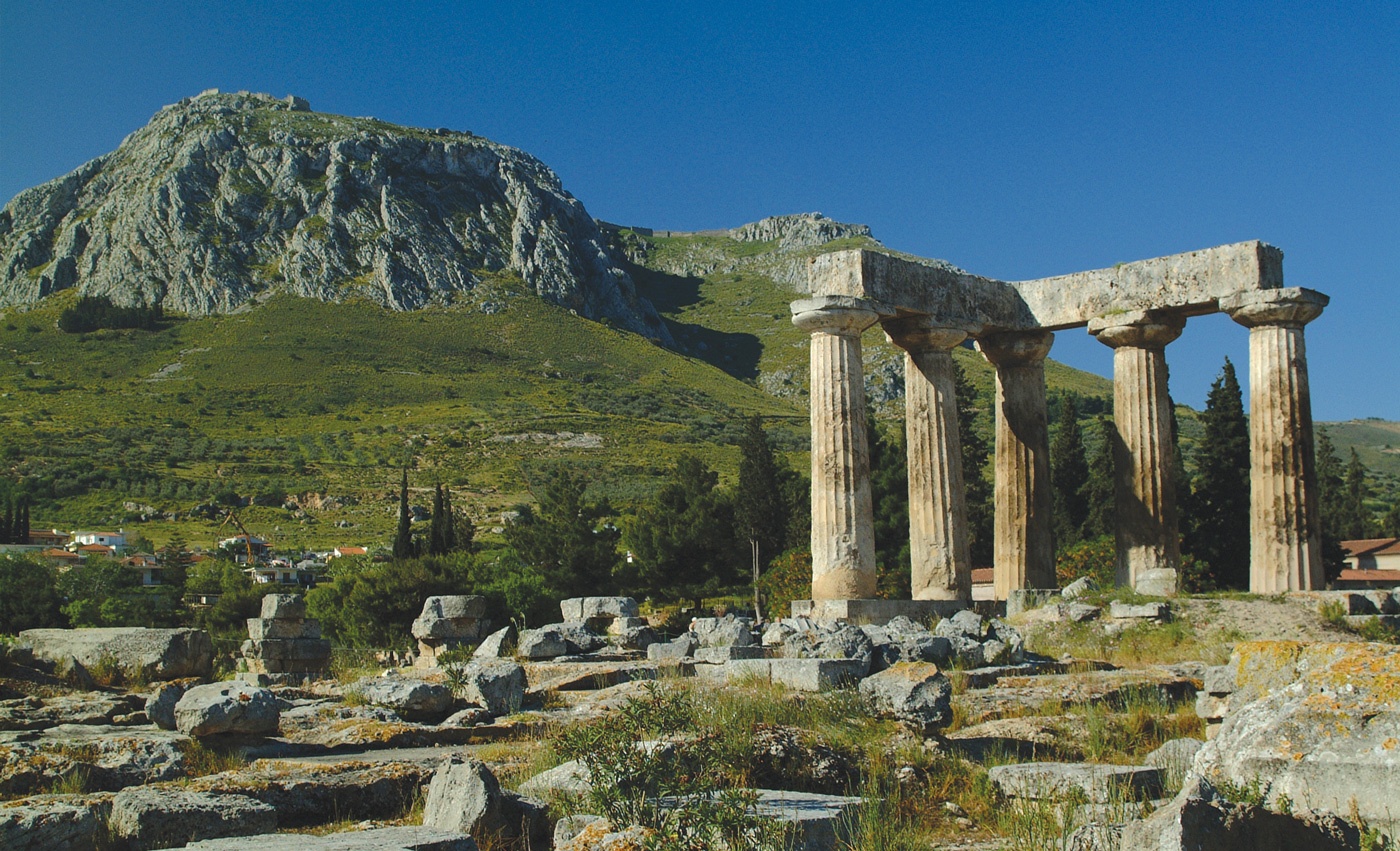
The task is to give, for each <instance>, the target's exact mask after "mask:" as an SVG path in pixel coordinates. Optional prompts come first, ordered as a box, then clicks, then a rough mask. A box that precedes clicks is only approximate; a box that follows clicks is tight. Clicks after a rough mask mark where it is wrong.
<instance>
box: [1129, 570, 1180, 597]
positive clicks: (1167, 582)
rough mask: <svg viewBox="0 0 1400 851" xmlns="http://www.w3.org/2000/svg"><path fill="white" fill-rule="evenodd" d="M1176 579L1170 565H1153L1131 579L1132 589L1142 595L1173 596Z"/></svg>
mask: <svg viewBox="0 0 1400 851" xmlns="http://www.w3.org/2000/svg"><path fill="white" fill-rule="evenodd" d="M1178 581H1179V579H1178V574H1177V572H1176V570H1174V569H1172V568H1170V567H1154V568H1151V569H1150V570H1144V571H1142V572H1141V573H1139V574H1138V575H1137V578H1136V579H1135V580H1134V581H1133V590H1134V591H1136V592H1137V593H1139V594H1141V595H1143V596H1144V597H1175V596H1176V591H1177V587H1178Z"/></svg>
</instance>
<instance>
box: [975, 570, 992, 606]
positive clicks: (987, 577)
mask: <svg viewBox="0 0 1400 851" xmlns="http://www.w3.org/2000/svg"><path fill="white" fill-rule="evenodd" d="M992 572H993V571H992V568H990V567H974V568H973V569H972V599H973V600H995V599H996V589H995V587H994V585H993V578H992Z"/></svg>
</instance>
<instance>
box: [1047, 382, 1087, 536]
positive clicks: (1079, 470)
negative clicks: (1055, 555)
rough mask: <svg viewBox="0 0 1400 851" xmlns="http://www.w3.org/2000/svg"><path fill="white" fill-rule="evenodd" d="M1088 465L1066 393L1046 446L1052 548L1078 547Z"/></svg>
mask: <svg viewBox="0 0 1400 851" xmlns="http://www.w3.org/2000/svg"><path fill="white" fill-rule="evenodd" d="M1088 482H1089V461H1088V459H1087V458H1086V457H1085V454H1084V435H1083V433H1082V432H1081V431H1080V430H1079V410H1078V408H1077V407H1076V406H1075V404H1074V396H1072V395H1071V394H1068V393H1066V394H1065V396H1064V399H1063V401H1062V402H1061V403H1060V428H1059V430H1058V431H1056V432H1055V440H1054V442H1052V443H1051V444H1050V487H1051V489H1052V491H1053V493H1054V496H1055V548H1056V550H1063V549H1064V548H1065V547H1069V546H1073V545H1074V544H1077V543H1079V541H1080V535H1081V534H1082V530H1083V528H1084V521H1085V520H1086V519H1088V517H1089V499H1088V496H1087V494H1086V493H1085V487H1086V485H1087V484H1088Z"/></svg>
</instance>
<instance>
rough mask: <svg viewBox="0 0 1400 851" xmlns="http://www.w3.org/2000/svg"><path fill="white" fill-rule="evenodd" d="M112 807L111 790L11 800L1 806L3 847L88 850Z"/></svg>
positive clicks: (19, 850)
mask: <svg viewBox="0 0 1400 851" xmlns="http://www.w3.org/2000/svg"><path fill="white" fill-rule="evenodd" d="M111 811H112V795H111V794H110V793H108V794H106V795H84V796H77V795H64V796H62V797H61V798H56V797H50V798H42V799H30V800H27V801H21V802H12V803H10V804H8V805H6V806H4V807H0V848H5V849H8V851H89V849H91V848H92V847H93V837H95V836H97V835H98V833H99V831H102V830H105V828H106V824H107V816H108V814H109V813H110V812H111Z"/></svg>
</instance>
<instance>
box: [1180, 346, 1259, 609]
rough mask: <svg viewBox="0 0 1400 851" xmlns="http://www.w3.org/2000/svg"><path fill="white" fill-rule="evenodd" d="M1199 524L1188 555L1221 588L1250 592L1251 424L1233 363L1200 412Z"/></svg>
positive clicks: (1227, 362) (1195, 497)
mask: <svg viewBox="0 0 1400 851" xmlns="http://www.w3.org/2000/svg"><path fill="white" fill-rule="evenodd" d="M1201 424H1202V425H1203V426H1205V433H1204V435H1203V436H1202V438H1201V446H1200V454H1199V455H1198V456H1197V462H1196V481H1195V483H1194V488H1193V491H1194V495H1193V505H1194V506H1195V511H1194V515H1195V518H1194V525H1193V528H1192V529H1191V534H1190V537H1189V539H1188V541H1187V545H1188V546H1187V549H1188V551H1189V552H1190V553H1191V554H1192V555H1194V556H1195V557H1196V558H1198V559H1200V560H1201V561H1203V562H1205V564H1206V565H1207V566H1208V567H1209V570H1210V576H1211V578H1212V579H1213V581H1214V582H1215V584H1216V585H1218V586H1220V587H1229V588H1241V589H1245V588H1248V587H1249V421H1248V420H1247V419H1246V418H1245V415H1244V402H1243V399H1242V397H1241V394H1240V384H1239V381H1238V380H1236V378H1235V367H1234V364H1232V363H1230V359H1229V358H1226V359H1225V366H1224V368H1223V369H1222V370H1221V372H1220V376H1219V377H1217V378H1216V379H1215V382H1214V383H1213V384H1211V386H1210V393H1209V395H1207V396H1206V408H1205V410H1204V411H1203V412H1202V413H1201Z"/></svg>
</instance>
